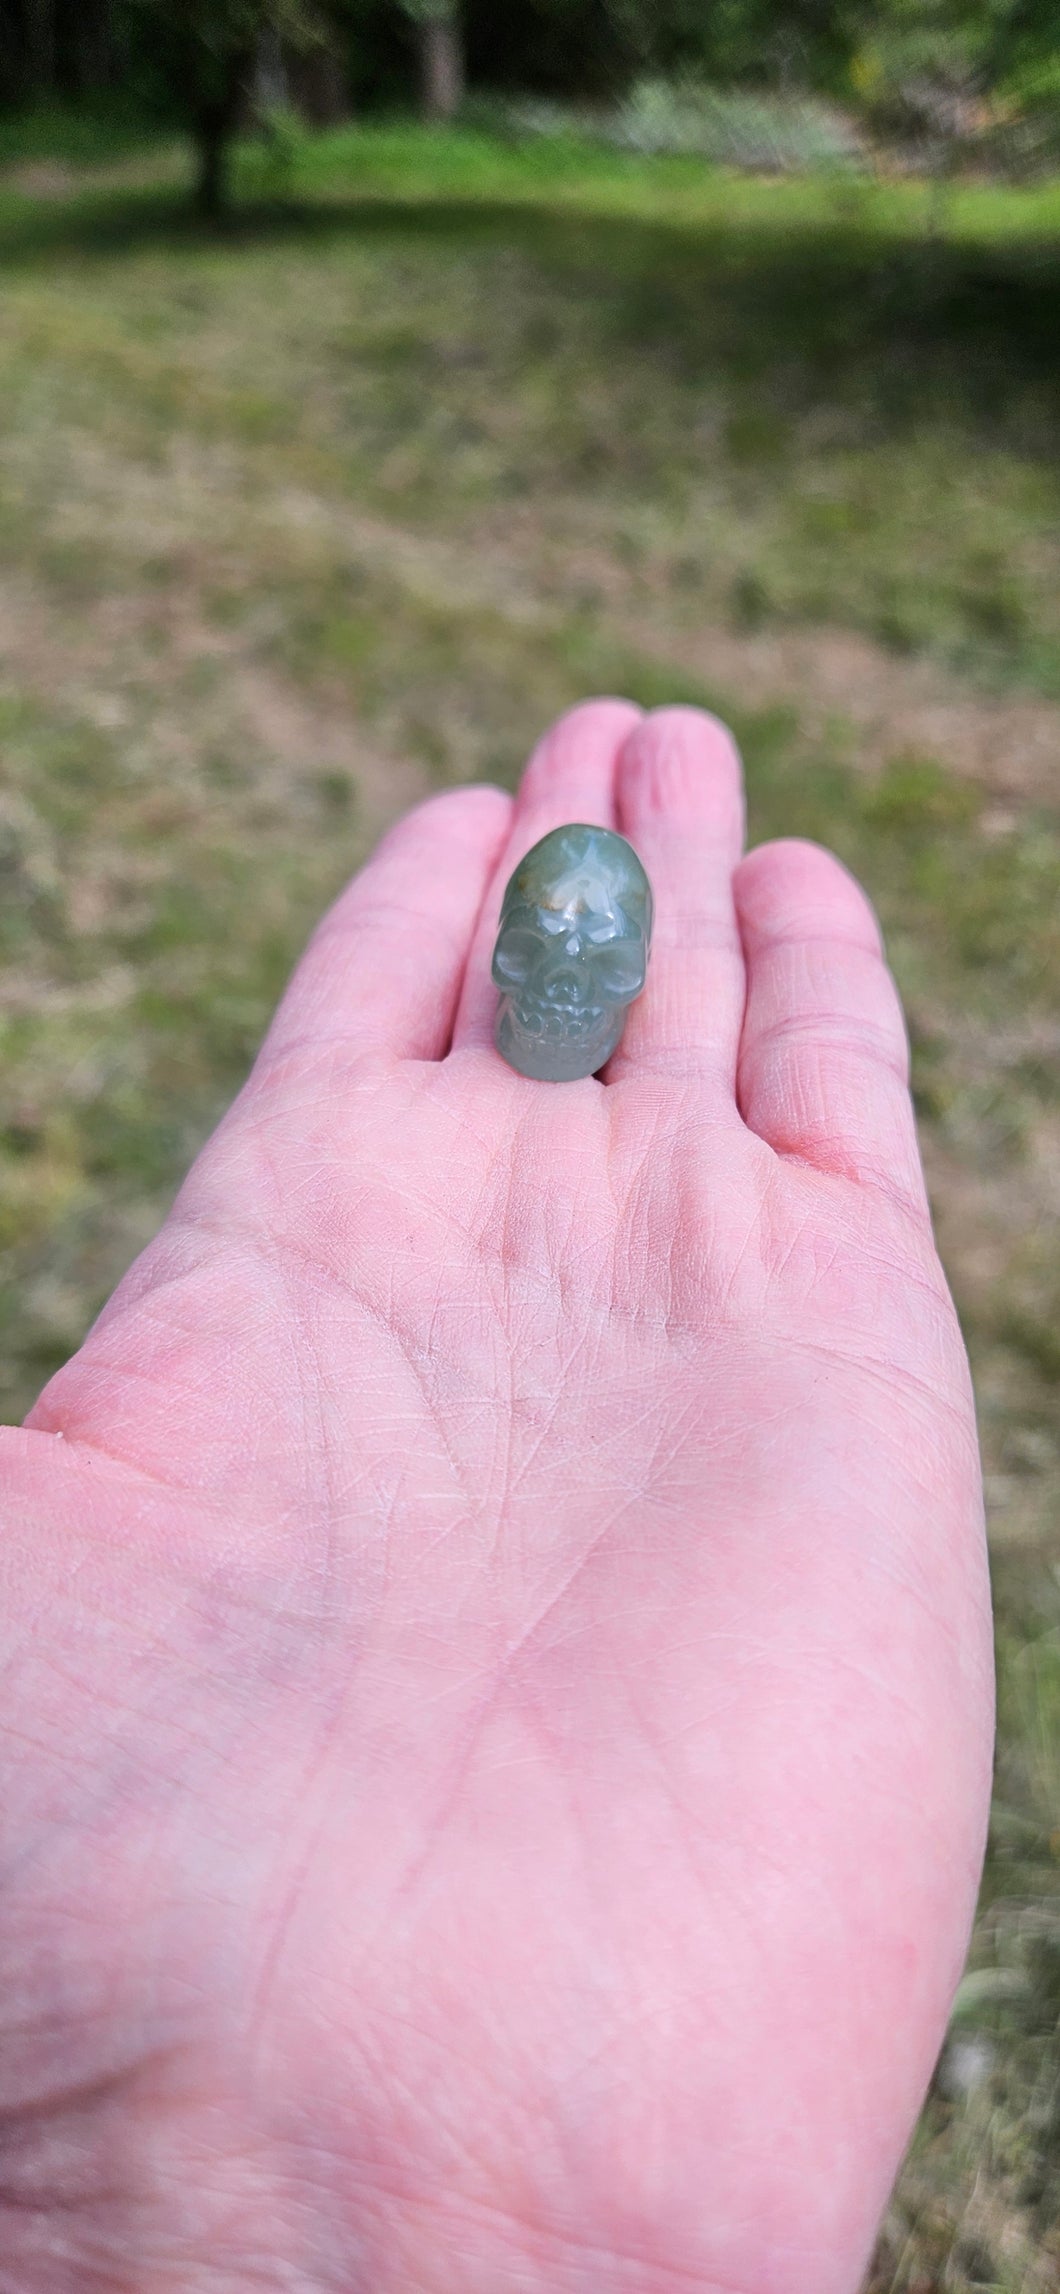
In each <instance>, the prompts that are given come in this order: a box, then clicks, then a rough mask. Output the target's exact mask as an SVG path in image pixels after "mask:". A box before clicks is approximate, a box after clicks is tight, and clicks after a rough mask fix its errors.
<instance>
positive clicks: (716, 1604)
mask: <svg viewBox="0 0 1060 2294" xmlns="http://www.w3.org/2000/svg"><path fill="white" fill-rule="evenodd" d="M566 820H587V821H598V822H602V823H604V824H609V825H614V826H617V827H619V828H620V829H622V830H623V831H624V832H625V833H626V834H627V835H628V836H629V837H630V838H631V839H632V841H633V842H634V844H635V845H636V847H637V850H638V851H639V853H640V854H641V856H642V858H643V860H644V862H645V865H646V867H647V869H648V872H649V875H650V876H651V878H652V881H653V884H654V888H655V895H656V910H657V929H656V941H655V948H654V951H653V956H652V963H651V969H650V973H649V982H648V989H647V992H646V994H645V995H644V997H643V998H642V1000H641V1001H640V1002H639V1003H638V1004H637V1005H635V1006H634V1007H633V1009H632V1012H631V1015H630V1019H629V1023H628V1026H627V1030H626V1035H625V1038H624V1041H623V1044H622V1047H621V1049H620V1051H619V1053H618V1054H617V1055H616V1057H615V1058H614V1059H613V1061H612V1063H611V1066H610V1068H609V1069H608V1071H607V1073H606V1075H605V1077H604V1079H603V1080H598V1079H595V1078H594V1079H589V1080H586V1081H583V1082H580V1083H574V1084H563V1085H549V1084H541V1083H534V1082H528V1081H526V1080H525V1079H523V1078H522V1077H519V1076H517V1075H515V1074H513V1073H512V1072H511V1071H510V1070H508V1069H507V1068H506V1067H505V1066H504V1064H503V1063H502V1061H501V1060H500V1059H499V1058H498V1056H497V1054H496V1052H495V1051H494V1050H493V1048H492V1045H491V1023H492V1016H493V1011H494V1008H495V1004H496V996H495V992H494V990H493V989H492V988H491V986H490V982H489V956H490V949H491V946H492V940H493V935H494V932H495V929H496V916H497V910H498V907H499V901H500V894H501V891H502V889H503V885H504V882H505V880H506V878H507V876H508V874H509V872H510V870H511V868H512V866H513V865H514V863H515V861H516V860H517V859H518V858H519V857H520V855H521V853H522V852H523V851H525V850H526V849H527V847H528V846H529V845H530V844H532V843H533V842H534V841H535V840H536V839H537V838H538V837H539V836H540V835H542V834H543V833H544V832H545V830H546V829H548V828H549V827H551V826H553V825H555V824H556V823H558V822H561V821H566ZM740 840H741V805H740V791H739V769H738V765H737V761H736V759H735V756H734V753H733V750H732V746H731V743H730V742H729V740H728V737H727V736H726V735H725V734H724V732H723V731H722V729H721V728H720V727H719V726H717V725H716V724H715V723H714V722H713V721H712V720H711V719H709V718H706V717H703V716H701V715H699V714H698V713H696V712H693V711H690V710H666V711H659V712H657V713H655V714H654V715H652V716H649V717H646V718H641V717H640V716H639V715H638V713H637V711H635V710H634V709H632V708H630V707H628V706H627V705H626V704H624V703H620V702H612V701H601V702H594V703H590V704H587V705H586V706H585V707H583V708H582V709H580V710H577V711H575V712H574V713H573V714H572V715H571V716H569V717H568V718H566V719H565V720H564V721H563V722H562V723H561V724H560V725H559V726H558V727H556V728H555V729H554V731H553V732H552V734H551V735H550V736H549V737H548V738H547V739H546V740H545V741H544V742H543V743H542V745H541V747H540V749H539V750H538V752H537V753H536V755H535V757H534V758H533V760H532V761H531V764H530V766H529V768H528V771H527V774H526V776H525V779H524V782H523V785H522V789H521V791H520V794H519V796H518V798H517V800H516V802H515V805H514V809H513V808H512V805H511V803H510V800H509V799H507V798H506V797H504V796H503V795H501V794H500V793H499V792H498V791H496V790H491V789H468V790H463V791H459V792H456V793H453V794H450V795H446V796H443V797H440V798H437V799H435V800H433V801H432V802H431V803H429V804H427V805H425V806H423V807H421V808H420V809H419V810H418V811H416V812H414V813H412V814H411V815H409V816H408V817H407V818H406V819H405V820H403V821H402V822H401V823H399V825H398V826H397V828H396V829H394V830H393V831H392V832H391V834H390V835H389V837H388V838H387V839H386V841H385V843H384V844H383V845H382V847H381V848H380V850H379V852H378V853H377V854H376V856H375V858H374V859H373V860H372V861H371V862H370V863H369V865H368V867H367V868H366V869H365V870H364V871H363V873H362V874H361V876H360V877H359V878H358V879H357V880H356V881H355V883H354V884H353V885H352V887H351V888H350V889H349V891H348V892H347V893H346V894H345V895H344V896H343V898H342V899H341V900H340V901H339V903H338V904H337V906H336V908H335V909H334V910H333V911H332V913H331V915H330V916H329V917H328V918H327V919H326V920H325V922H324V924H323V925H322V926H321V928H320V931H319V932H318V934H317V936H316V938H315V940H314V942H313V943H312V945H311V947H310V949H309V952H308V954H307V955H306V957H305V959H304V960H303V963H302V965H301V967H300V969H299V971H298V973H297V975H296V977H295V979H294V982H293V983H292V986H291V988H290V990H289V991H288V994H287V996H286V998H285V1000H284V1003H283V1005H282V1006H281V1009H280V1012H279V1014H278V1016H277V1019H276V1021H275V1023H274V1025H273V1028H272V1031H271V1033H270V1035H269V1038H268V1041H267V1043H266V1045H265V1047H264V1050H263V1051H262V1054H261V1057H260V1059H259V1061H258V1064H257V1066H256V1068H255V1071H254V1073H253V1075H252V1077H251V1079H250V1081H249V1083H248V1085H247V1086H246V1089H245V1090H244V1091H243V1093H242V1094H241V1096H240V1098H239V1100H238V1101H237V1102H236V1105H235V1106H234V1108H233V1109H232V1110H231V1112H230V1114H229V1115H228V1117H227V1118H226V1120H225V1121H224V1123H223V1124H222V1125H221V1127H220V1130H219V1131H218V1132H217V1134H216V1135H215V1137H214V1138H213V1139H212V1140H211V1142H210V1143H209V1145H208V1147H207V1148H206V1150H205V1151H204V1153H203V1155H202V1156H201V1157H200V1159H199V1161H198V1163H197V1164H196V1166H195V1168H194V1170H193V1171H192V1173H191V1175H190V1177H189V1179H188V1181H187V1182H186V1184H185V1187H184V1189H183V1191H182V1193H181V1196H180V1198H179V1200H178V1202H177V1205H176V1208H175V1210H174V1212H173V1214H172V1216H171V1218H170V1219H169V1221H168V1222H167V1224H166V1226H165V1228H164V1230H163V1231H162V1233H161V1234H160V1236H159V1237H158V1239H157V1240H156V1242H155V1243H154V1244H153V1245H152V1247H151V1248H150V1249H149V1250H148V1251H147V1253H146V1254H145V1256H144V1257H143V1258H142V1259H141V1260H140V1261H139V1263H138V1265H137V1266H136V1267H135V1268H134V1269H133V1270H132V1272H131V1274H130V1275H129V1276H128V1277H127V1279H126V1280H125V1282H124V1283H123V1284H122V1286H121V1288H120V1289H119V1291H118V1293H117V1295H116V1297H115V1298H114V1300H113V1301H112V1302H111V1304H110V1306H109V1307H108V1308H107V1310H106V1311H105V1313H104V1314H103V1316H102V1317H101V1319H100V1321H99V1323H98V1324H97V1325H96V1328H95V1329H94V1331H93V1332H92V1334H91V1335H90V1337H89V1339H88V1341H87V1342H86V1344H85V1346H84V1348H83V1349H82V1351H81V1353H80V1354H79V1355H78V1356H77V1357H76V1359H75V1360H74V1361H73V1362H72V1363H70V1364H69V1365H68V1366H67V1368H66V1369H65V1370H63V1371H62V1372H60V1374H59V1376H58V1377H57V1378H56V1379H54V1380H53V1382H52V1384H51V1385H50V1386H49V1388H48V1389H47V1391H46V1393H45V1395H44V1396H43V1398H42V1400H41V1401H40V1403H39V1404H38V1405H37V1408H36V1409H35V1411H34V1412H33V1414H32V1416H31V1419H30V1421H29V1425H28V1427H27V1428H26V1429H24V1430H21V1431H15V1430H14V1429H7V1430H6V1431H5V1432H4V1434H3V1436H2V1439H0V1464H2V1467H3V1473H4V1488H5V1512H6V1515H7V1527H6V1530H5V1546H4V1563H5V1573H6V1574H5V1586H6V1598H5V1616H6V1623H5V1627H4V1632H5V1636H6V1640H7V1646H6V1648H5V1659H6V1661H5V1667H4V1704H3V1710H2V1718H3V1724H4V1745H3V1773H2V1778H0V1803H2V1810H3V1834H2V1842H0V1869H2V1873H3V1894H2V1897H0V2041H2V2045H0V2289H3V2294H75V2290H76V2294H86V2290H89V2289H93V2290H95V2289H104V2290H106V2294H126V2290H128V2294H170V2290H172V2294H177V2290H179V2294H185V2290H188V2294H249V2290H250V2289H255V2290H257V2289H282V2290H283V2294H296V2290H297V2294H325V2290H326V2294H546V2290H547V2294H669V2290H671V2289H672V2290H673V2294H677V2290H679V2289H680V2290H683V2294H853V2290H854V2289H855V2288H856V2286H857V2283H858V2280H859V2276H860V2273H861V2271H862V2269H863V2268H864V2264H865V2261H866V2258H867V2254H868V2250H869V2247H870V2244H871V2239H872V2235H873V2230H874V2226H875V2223H876V2221H877V2219H878V2216H879V2212H880V2210H881V2208H882V2205H883V2203H884V2200H885V2198H886V2194H887V2190H888V2186H889V2183H890V2180H891V2178H892V2176H893V2174H894V2171H895V2168H896V2165H897V2162H898V2158H899V2156H900V2152H901V2149H902V2146H903V2143H904V2141H905V2140H906V2138H907V2136H908V2134H909V2131H910V2128H911V2125H912V2121H913V2118H914V2116H915V2113H916V2109H917V2106H918V2103H919V2101H920V2098H921V2096H922V2093H923V2090H924V2086H925V2083H926V2080H927V2078H928V2076H929V2073H930V2070H931V2065H932V2061H933V2057H934V2054H935V2051H936V2049H937V2046H938V2043H939V2039H940V2036H941V2032H942V2028H943V2025H944V2020H945V2014H946V2009H947V2005H948V2001H949V1998H950V1995H951V1992H952V1988H953V1985H954V1983H955V1981H956V1977H957V1974H958V1972H959V1968H960V1963H961V1958H962V1954H963V1950H964V1946H965V1943H966V1939H967V1933H968V1925H969V1920H970V1916H971V1910H972V1905H973V1901H974V1894H975V1887H976V1881H977V1877H978V1869H979V1861H980V1856H981V1847H982V1837H983V1827H984V1818H985V1805H986V1795H987V1789H988V1777H989V1750H990V1717H991V1714H990V1689H989V1679H990V1667H989V1638H988V1606H987V1593H986V1577H985V1569H984V1561H983V1546H982V1533H981V1518H980V1503H979V1487H978V1468H977V1455H976V1446H975V1435H974V1424H973V1417H972V1408H971V1401H970V1395H969V1386H968V1379H967V1370H966V1364H965V1359H964V1354H963V1349H962V1346H961V1342H960V1337H959V1334H958V1331H957V1327H956V1323H955V1319H954V1315H953V1311H952V1307H951V1304H950V1301H949V1297H948V1294H947V1291H946V1286H945V1283H944V1280H943V1277H942V1275H941V1272H940V1270H939V1266H938V1262H937V1260H936V1257H935V1254H934V1250H933V1246H932V1241H931V1233H930V1227H929V1222H928V1217H927V1212H926V1208H925V1201H924V1195H923V1187H922V1180H921V1176H920V1169H919V1163H918V1158H917V1151H916V1142H915V1134H914V1127H913V1121H912V1115H911V1110H910V1104H909V1099H908V1095H907V1091H906V1086H905V1080H904V1070H903V1059H904V1038H903V1030H902V1023H901V1017H900V1012H899V1008H898V1004H897V999H896V997H895V993H894V989H893V986H892V984H891V982H890V979H889V976H888V974H887V972H886V970H885V968H884V966H883V963H882V961H881V958H880V953H879V943H878V938H877V934H876V929H875V926H874V923H873V920H872V916H871V912H870V910H869V908H868V906H867V903H866V902H865V900H864V898H863V896H862V894H861V893H860V892H859V891H858V889H857V887H856V886H855V885H854V884H853V883H852V882H851V880H850V878H849V877H848V876H847V875H846V874H845V872H844V871H843V870H842V869H841V868H840V866H839V864H838V863H837V862H836V861H834V860H832V859H831V858H830V857H829V856H828V855H826V854H825V853H822V852H821V851H819V850H817V849H816V848H814V847H811V846H807V845H799V844H778V845H773V846H767V847H763V848H761V849H760V850H759V851H758V852H756V853H754V854H752V855H751V856H750V858H749V859H747V860H745V861H743V862H742V863H741V862H740V859H739V855H740V849H741V841H740ZM57 1436H61V1437H62V1439H56V1437H57Z"/></svg>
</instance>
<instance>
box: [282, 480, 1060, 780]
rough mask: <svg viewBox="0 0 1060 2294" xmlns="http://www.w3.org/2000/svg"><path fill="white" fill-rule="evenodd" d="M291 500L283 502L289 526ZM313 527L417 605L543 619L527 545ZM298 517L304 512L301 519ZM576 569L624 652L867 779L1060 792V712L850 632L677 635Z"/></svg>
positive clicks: (324, 516) (295, 515)
mask: <svg viewBox="0 0 1060 2294" xmlns="http://www.w3.org/2000/svg"><path fill="white" fill-rule="evenodd" d="M298 502H299V498H298V497H294V498H293V499H291V500H290V502H289V505H287V506H289V508H290V511H291V516H292V522H293V523H298V522H301V520H300V519H299V510H298ZM314 510H315V517H316V521H317V522H320V521H321V520H323V522H324V523H326V524H328V525H331V527H332V529H333V530H334V528H335V526H336V525H341V526H342V527H343V529H344V530H345V532H346V535H347V537H348V539H349V540H350V541H352V542H353V543H354V544H355V546H356V547H358V548H359V549H360V550H361V551H362V552H363V553H364V554H365V556H366V557H368V558H370V559H371V560H373V561H374V562H375V563H377V564H382V565H385V566H386V569H387V571H388V572H389V573H390V574H391V575H393V576H394V577H395V578H396V579H397V580H398V581H400V582H402V583H404V584H407V586H408V587H409V589H410V590H412V591H413V592H414V593H415V594H417V595H418V596H420V597H422V598H425V599H429V600H431V601H433V602H435V603H438V604H446V603H447V604H449V605H452V604H454V603H456V604H459V605H462V606H465V607H469V606H474V605H475V604H478V605H481V606H482V607H483V608H484V609H487V610H489V611H490V612H492V613H496V612H498V611H500V612H502V613H504V614H507V615H511V617H512V618H513V619H515V620H518V621H522V622H526V621H532V622H538V623H541V624H544V623H546V622H547V621H548V620H550V619H551V618H552V617H553V613H554V605H553V601H552V599H551V597H550V594H549V593H550V582H549V578H548V571H547V568H545V567H540V566H538V565H537V564H535V556H536V554H537V553H536V552H535V550H534V546H533V541H532V539H531V537H530V536H529V535H525V534H524V535H521V536H520V541H521V542H523V544H524V545H525V546H524V550H520V551H515V550H513V549H512V547H511V545H510V543H509V544H504V543H498V542H497V541H496V540H495V539H494V538H493V537H491V536H486V535H483V534H476V535H475V537H474V539H473V540H470V539H469V540H468V541H466V542H463V543H459V544H458V543H454V542H452V541H449V540H444V539H441V538H439V537H438V536H436V535H433V534H432V535H421V534H413V533H410V532H409V530H408V528H407V527H401V526H391V525H388V524H387V523H386V521H385V520H383V519H380V518H373V517H370V516H365V515H364V514H362V513H360V512H356V513H353V512H349V511H330V510H328V509H325V507H324V505H323V504H321V503H319V502H316V503H315V504H314ZM303 517H304V512H303ZM582 571H583V573H584V575H585V577H586V578H587V579H589V578H591V577H592V575H593V573H594V572H595V573H596V574H597V575H598V576H599V588H600V589H601V591H602V592H603V594H604V595H605V596H607V598H608V606H609V608H610V610H609V612H608V627H609V629H611V630H613V632H614V634H615V635H616V636H618V637H620V638H621V639H622V640H623V642H625V643H626V644H628V645H629V646H630V647H631V648H634V649H636V650H638V651H640V652H642V653H649V654H651V655H652V656H653V657H654V658H655V659H656V660H659V661H661V662H670V663H672V665H673V668H674V670H675V671H676V672H684V674H685V675H688V674H689V672H691V673H693V674H694V675H695V676H696V677H697V678H700V679H702V681H703V683H704V684H706V685H709V686H716V687H718V688H719V689H720V690H721V691H723V692H728V693H730V694H731V695H732V696H733V698H734V699H736V698H737V697H739V699H740V700H741V701H742V702H744V703H745V705H747V706H749V707H751V708H758V707H773V706H776V705H778V704H779V705H787V706H790V707H791V708H793V709H795V710H796V711H797V713H798V715H799V717H800V719H801V721H802V723H803V724H804V726H805V727H806V729H807V731H808V732H809V733H810V735H811V737H812V736H813V735H814V734H815V733H819V734H821V735H824V734H825V733H826V732H827V731H828V730H829V728H830V727H832V726H834V725H835V724H836V722H837V721H840V722H842V723H843V724H844V725H846V726H848V727H850V728H851V729H852V730H853V732H854V733H855V735H856V754H855V761H857V762H859V763H861V764H863V765H864V766H866V767H867V768H869V769H874V768H876V767H878V766H882V765H883V764H885V763H886V762H887V760H888V759H889V758H893V757H895V756H901V755H915V756H918V757H932V758H934V759H935V760H936V761H937V762H938V763H939V764H940V765H943V766H944V767H946V769H947V770H948V771H950V772H955V773H960V774H963V775H967V776H968V777H970V778H972V779H974V780H976V781H979V782H980V783H981V784H982V786H983V787H984V788H987V789H992V790H995V791H996V792H997V794H998V796H999V797H1007V798H1010V799H1012V798H1016V799H1023V800H1028V799H1034V798H1038V799H1040V800H1049V799H1051V798H1055V796H1056V794H1057V790H1058V786H1060V780H1058V770H1057V768H1058V762H1060V703H1057V702H1052V701H1048V700H1044V699H1041V698H1039V697H1037V696H1035V695H1033V694H1013V695H994V694H990V693H984V692H983V691H981V690H978V691H977V690H976V689H975V687H974V686H970V685H969V684H968V683H967V681H965V680H963V679H961V678H960V677H958V676H956V675H955V674H954V673H953V672H952V671H949V670H947V669H945V668H944V667H943V666H942V665H941V664H940V663H938V662H935V661H930V660H926V659H919V660H906V659H903V658H901V657H900V656H897V655H895V654H893V653H889V652H888V651H887V650H886V649H885V648H884V647H883V646H880V645H875V644H873V642H872V640H871V639H870V638H867V637H863V636H860V635H859V634H858V633H857V632H856V631H851V630H845V629H838V628H828V627H825V628H806V629H783V630H777V629H765V630H761V631H753V632H752V631H746V632H745V631H740V630H734V629H728V628H725V627H723V626H721V625H719V624H717V623H707V624H705V625H704V627H703V628H702V630H700V631H699V632H698V633H695V632H694V633H692V634H690V635H689V634H686V633H684V632H682V633H681V634H680V635H679V636H678V635H676V634H675V632H674V629H673V627H672V624H671V625H670V626H667V624H666V622H665V620H664V618H663V615H662V614H661V613H660V612H659V611H658V609H657V608H654V607H651V606H649V608H648V610H647V612H645V610H644V608H643V606H640V607H638V608H637V609H636V610H635V611H634V610H633V609H632V608H631V605H630V602H629V600H628V598H625V597H623V595H622V592H623V590H624V588H625V586H626V585H625V583H624V582H623V581H622V580H621V577H619V579H618V580H617V581H616V578H615V576H616V573H617V571H618V569H617V568H616V567H615V565H614V562H613V561H612V560H611V559H607V560H606V562H600V563H599V564H598V563H597V562H596V556H595V554H594V553H589V554H588V555H587V556H586V558H585V561H584V564H583V567H582Z"/></svg>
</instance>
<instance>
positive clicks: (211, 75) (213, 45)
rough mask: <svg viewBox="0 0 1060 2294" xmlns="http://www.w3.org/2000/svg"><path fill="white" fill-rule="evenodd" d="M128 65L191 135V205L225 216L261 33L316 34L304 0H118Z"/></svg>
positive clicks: (297, 37)
mask: <svg viewBox="0 0 1060 2294" xmlns="http://www.w3.org/2000/svg"><path fill="white" fill-rule="evenodd" d="M124 15H125V19H126V27H127V33H128V37H129V40H130V42H131V46H132V50H133V60H134V69H136V68H137V67H138V75H139V76H140V77H141V78H142V80H143V83H144V85H145V92H146V93H147V94H148V95H149V96H150V97H153V98H154V100H155V103H156V104H157V106H158V107H159V108H161V109H163V110H164V111H165V112H166V113H167V114H168V115H169V116H170V117H173V118H176V119H178V120H179V121H180V123H181V125H182V126H184V127H186V128H187V129H188V132H189V133H190V134H191V136H192V137H193V138H194V141H195V146H196V149H197V152H198V161H199V166H198V179H197V185H196V204H197V206H198V208H199V212H200V214H201V215H202V216H203V217H204V218H205V219H206V220H207V221H208V222H211V223H214V222H217V221H218V220H219V219H220V217H221V216H222V215H223V213H224V210H225V205H226V197H227V183H226V172H227V159H228V153H229V147H230V144H231V140H232V137H233V135H234V133H235V130H236V128H237V126H238V124H239V118H240V113H241V111H242V108H243V104H244V101H245V97H246V91H247V89H248V87H249V85H250V82H251V79H252V77H253V73H254V67H255V63H256V59H257V57H258V54H259V52H260V48H261V43H262V41H263V39H268V38H269V37H270V36H271V37H272V38H273V39H276V38H278V39H280V40H282V41H285V42H288V43H291V44H293V45H295V46H303V47H304V46H306V45H307V44H310V43H312V41H313V40H314V38H315V37H316V36H317V33H318V22H319V20H318V17H317V14H316V11H315V9H314V8H313V7H312V5H311V4H310V0H181V4H180V6H179V7H176V6H174V4H173V0H124Z"/></svg>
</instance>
